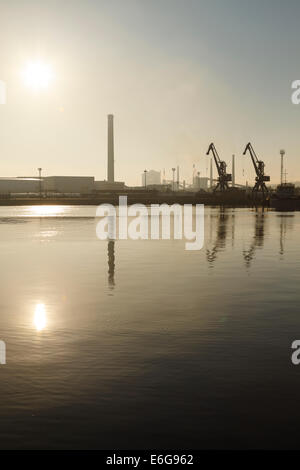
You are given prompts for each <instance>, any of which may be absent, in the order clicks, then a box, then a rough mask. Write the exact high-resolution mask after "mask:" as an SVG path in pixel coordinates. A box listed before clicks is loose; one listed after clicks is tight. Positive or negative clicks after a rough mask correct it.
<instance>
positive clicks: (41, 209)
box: [28, 205, 65, 217]
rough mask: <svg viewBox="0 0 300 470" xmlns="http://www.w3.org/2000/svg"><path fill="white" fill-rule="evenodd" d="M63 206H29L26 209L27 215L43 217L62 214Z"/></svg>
mask: <svg viewBox="0 0 300 470" xmlns="http://www.w3.org/2000/svg"><path fill="white" fill-rule="evenodd" d="M64 212H65V207H63V206H55V205H53V206H46V205H45V206H43V205H41V206H31V207H30V208H29V210H28V215H31V216H37V217H44V216H58V215H63V214H64Z"/></svg>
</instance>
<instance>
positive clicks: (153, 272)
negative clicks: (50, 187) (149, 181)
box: [0, 206, 300, 449]
mask: <svg viewBox="0 0 300 470" xmlns="http://www.w3.org/2000/svg"><path fill="white" fill-rule="evenodd" d="M94 216H95V207H79V206H77V207H71V206H65V207H63V206H57V207H50V208H47V207H1V208H0V230H1V231H0V237H1V238H0V239H1V266H2V269H1V272H0V287H1V296H0V339H1V340H4V341H5V342H6V347H7V364H6V365H1V366H0V447H1V448H2V449H4V448H18V449H29V448H33V449H46V448H47V449H59V448H62V449H71V448H77V449H78V448H81V449H101V448H103V449H130V448H131V449H132V448H144V449H147V448H159V449H167V448H169V449H170V448H173V449H176V448H179V449H180V448H189V449H201V448H245V447H246V448H276V447H279V448H280V447H281V448H286V447H298V440H299V439H298V438H299V436H300V407H299V398H298V397H299V391H300V366H299V367H296V366H293V365H292V363H291V359H290V357H291V343H292V341H293V340H294V339H298V338H300V317H299V313H300V312H299V299H300V293H299V261H300V254H299V248H298V240H299V236H298V234H299V228H300V214H299V213H280V212H272V211H269V212H264V213H262V212H255V211H253V210H250V209H227V210H225V211H224V210H223V211H220V210H219V209H216V208H206V209H205V247H204V248H203V249H202V250H201V251H198V252H189V251H185V249H184V243H185V242H184V241H178V240H176V241H174V240H170V241H131V240H125V241H116V242H104V241H100V240H98V239H97V237H96V224H97V219H95V217H94Z"/></svg>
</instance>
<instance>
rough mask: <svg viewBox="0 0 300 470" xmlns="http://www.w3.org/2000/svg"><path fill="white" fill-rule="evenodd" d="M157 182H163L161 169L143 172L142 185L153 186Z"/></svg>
mask: <svg viewBox="0 0 300 470" xmlns="http://www.w3.org/2000/svg"><path fill="white" fill-rule="evenodd" d="M155 184H161V173H160V171H155V170H149V171H147V172H146V173H145V172H144V173H143V174H142V186H153V185H155Z"/></svg>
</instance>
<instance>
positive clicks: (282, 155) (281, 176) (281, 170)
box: [280, 149, 285, 184]
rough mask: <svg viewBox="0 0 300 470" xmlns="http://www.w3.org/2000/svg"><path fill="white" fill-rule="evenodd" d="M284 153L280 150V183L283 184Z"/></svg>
mask: <svg viewBox="0 0 300 470" xmlns="http://www.w3.org/2000/svg"><path fill="white" fill-rule="evenodd" d="M284 155H285V151H284V150H283V149H282V150H280V156H281V168H280V184H283V157H284Z"/></svg>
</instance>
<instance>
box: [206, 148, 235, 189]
mask: <svg viewBox="0 0 300 470" xmlns="http://www.w3.org/2000/svg"><path fill="white" fill-rule="evenodd" d="M210 152H212V154H213V157H214V161H215V164H216V167H217V171H218V183H217V186H216V187H215V188H214V192H215V191H218V190H219V191H222V192H223V191H226V190H228V189H229V186H228V182H229V181H231V180H232V175H231V174H229V173H226V168H227V164H226V162H224V161H222V160H221V159H220V157H219V155H218V152H217V150H216V147H215V146H214V144H213V143H211V144H210V146H209V147H208V151H207V152H206V155H209V154H210Z"/></svg>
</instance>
